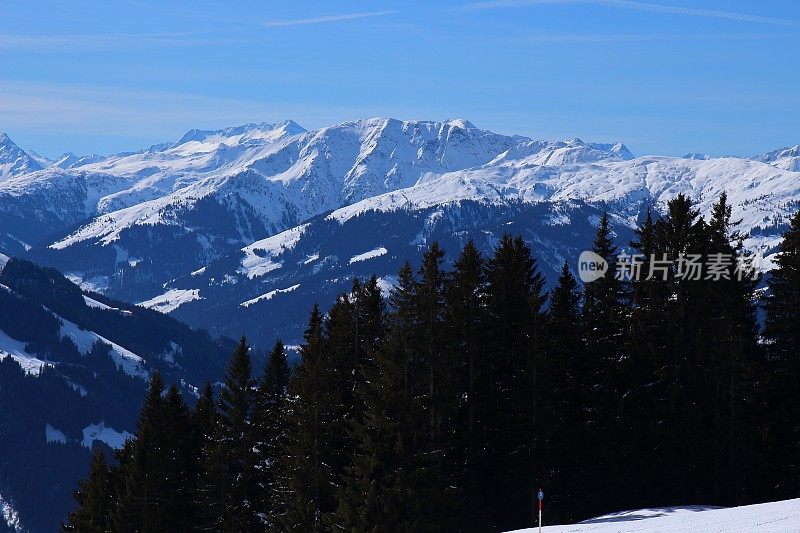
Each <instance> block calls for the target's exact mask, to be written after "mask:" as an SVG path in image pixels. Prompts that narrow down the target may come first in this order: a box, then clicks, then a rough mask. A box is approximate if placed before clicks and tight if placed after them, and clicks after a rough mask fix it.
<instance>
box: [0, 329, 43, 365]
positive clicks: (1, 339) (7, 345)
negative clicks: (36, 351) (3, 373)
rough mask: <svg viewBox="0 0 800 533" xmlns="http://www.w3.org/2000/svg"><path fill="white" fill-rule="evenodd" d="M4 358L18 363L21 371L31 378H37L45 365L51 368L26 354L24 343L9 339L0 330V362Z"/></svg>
mask: <svg viewBox="0 0 800 533" xmlns="http://www.w3.org/2000/svg"><path fill="white" fill-rule="evenodd" d="M6 357H11V359H13V360H14V361H16V362H17V363H19V365H20V366H21V367H22V370H24V371H25V373H26V374H29V375H31V376H38V375H39V373H40V372H41V371H42V368H44V366H45V365H49V366H53V365H52V364H50V363H47V362H45V361H42V360H41V359H38V358H37V357H35V356H33V355H31V354H29V353H28V352H26V351H25V343H24V342H22V341H18V340H17V339H14V338H12V337H9V336H8V335H7V334H6V333H5V332H4V331H2V330H0V361H2V360H3V359H5V358H6Z"/></svg>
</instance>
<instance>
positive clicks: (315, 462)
mask: <svg viewBox="0 0 800 533" xmlns="http://www.w3.org/2000/svg"><path fill="white" fill-rule="evenodd" d="M322 328H323V317H322V313H320V311H319V307H318V306H317V305H315V306H314V308H313V309H312V311H311V315H310V317H309V321H308V328H307V329H306V331H305V334H304V341H305V342H304V343H303V345H302V346H301V348H300V355H301V362H300V364H299V365H298V366H297V367H296V369H295V372H294V375H293V376H292V379H291V381H290V382H289V398H288V401H287V410H286V412H285V416H286V417H287V424H288V425H289V427H290V431H289V438H288V441H287V443H286V445H285V446H284V449H283V452H282V454H281V462H280V466H279V468H280V472H281V476H282V481H281V482H282V483H284V484H285V486H286V494H285V495H284V496H285V501H284V502H281V503H280V505H282V506H284V507H285V509H286V512H285V513H284V514H283V515H282V516H281V517H280V521H281V527H282V528H284V529H286V530H288V531H303V532H319V531H326V530H327V528H328V526H327V524H326V521H327V519H328V516H327V515H328V514H329V513H331V512H333V510H334V508H335V505H336V504H335V494H336V490H337V489H336V487H335V486H334V485H333V483H332V481H333V473H332V472H331V468H330V460H329V459H330V457H331V456H330V453H331V449H330V447H329V446H328V444H329V442H330V439H331V434H338V432H339V431H340V428H338V427H335V425H336V424H338V423H340V421H338V420H336V418H335V412H336V401H335V391H333V390H332V386H331V383H330V374H329V369H330V366H329V363H330V361H329V354H328V352H327V347H326V343H325V339H324V337H323V331H322Z"/></svg>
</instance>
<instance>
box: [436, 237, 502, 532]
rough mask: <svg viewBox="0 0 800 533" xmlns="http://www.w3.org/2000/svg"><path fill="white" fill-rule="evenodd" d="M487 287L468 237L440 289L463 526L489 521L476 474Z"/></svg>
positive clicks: (483, 412)
mask: <svg viewBox="0 0 800 533" xmlns="http://www.w3.org/2000/svg"><path fill="white" fill-rule="evenodd" d="M485 289H486V274H485V271H484V259H483V257H482V256H481V254H480V252H479V251H478V249H477V248H476V247H475V244H474V243H473V242H472V241H468V242H467V244H466V245H465V246H464V249H463V250H462V251H461V254H460V255H459V257H458V259H456V261H455V263H454V264H453V272H452V274H451V276H450V277H449V280H448V283H447V286H446V289H445V318H444V321H445V328H446V342H447V350H448V351H449V353H450V357H452V358H453V365H452V369H453V370H452V374H453V381H454V382H453V386H454V388H455V396H456V397H457V398H458V399H459V401H458V402H457V405H456V433H455V434H454V435H453V436H452V437H451V438H452V439H453V446H452V447H453V448H454V450H453V456H454V457H453V459H452V460H451V461H450V465H451V466H450V468H451V469H452V470H453V474H454V475H455V476H458V477H459V478H460V480H458V479H457V481H460V483H461V484H462V485H463V496H462V498H461V502H462V505H461V512H460V513H459V517H460V519H461V521H462V529H464V530H470V531H477V530H484V529H485V528H488V527H489V517H488V516H487V513H486V512H485V509H486V505H485V503H484V496H485V495H484V491H483V487H482V481H483V480H482V476H481V460H480V457H481V453H482V450H483V449H484V442H485V441H484V437H485V432H484V430H483V428H484V427H485V424H486V421H487V420H488V419H489V418H490V417H491V416H493V413H491V412H489V411H488V410H487V409H486V394H485V393H486V390H485V387H482V386H481V385H482V384H484V383H485V381H486V376H485V375H484V374H485V370H486V366H487V360H486V353H485V349H486V345H485V340H486V338H485V336H484V334H483V331H482V325H483V324H484V320H485V316H486V313H485V309H484V305H483V303H482V301H481V299H482V295H483V293H484V291H485Z"/></svg>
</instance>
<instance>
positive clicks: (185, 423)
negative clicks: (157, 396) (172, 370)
mask: <svg viewBox="0 0 800 533" xmlns="http://www.w3.org/2000/svg"><path fill="white" fill-rule="evenodd" d="M164 418H165V425H164V431H163V433H162V436H161V439H162V440H163V446H164V462H163V463H162V465H161V480H162V483H163V485H164V488H163V491H164V499H163V502H162V505H163V506H164V507H165V513H164V515H165V518H164V528H165V529H166V530H169V531H182V530H183V531H185V530H187V529H191V528H193V527H194V524H195V521H196V514H195V513H196V511H197V510H198V508H197V507H196V506H195V504H194V502H195V500H196V497H195V495H194V493H193V491H194V489H195V488H196V485H195V483H196V480H197V473H198V460H199V457H198V455H197V453H196V450H195V448H194V439H193V434H192V425H191V414H190V412H189V408H188V407H187V406H186V403H185V402H184V401H183V397H182V396H181V394H180V392H179V391H178V387H177V386H176V385H174V384H173V385H172V386H170V388H169V389H168V390H167V394H166V396H165V397H164Z"/></svg>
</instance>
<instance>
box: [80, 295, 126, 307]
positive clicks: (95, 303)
mask: <svg viewBox="0 0 800 533" xmlns="http://www.w3.org/2000/svg"><path fill="white" fill-rule="evenodd" d="M83 301H84V302H85V303H86V305H87V306H88V307H94V308H95V309H103V310H106V311H119V309H118V308H116V307H111V306H108V305H106V304H104V303H103V302H98V301H97V300H95V299H93V298H89V297H88V296H86V295H85V294H84V295H83Z"/></svg>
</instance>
